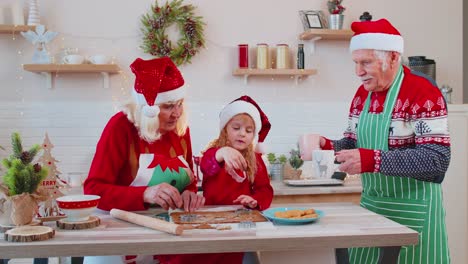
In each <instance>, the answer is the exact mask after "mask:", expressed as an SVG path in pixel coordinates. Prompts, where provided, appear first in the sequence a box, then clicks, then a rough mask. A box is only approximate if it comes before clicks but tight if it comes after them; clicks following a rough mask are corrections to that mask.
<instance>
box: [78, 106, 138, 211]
mask: <svg viewBox="0 0 468 264" xmlns="http://www.w3.org/2000/svg"><path fill="white" fill-rule="evenodd" d="M132 126H133V125H132V124H131V123H130V122H129V121H128V120H127V119H126V117H125V115H123V114H122V113H118V114H116V115H115V116H114V117H112V118H111V120H109V122H108V123H107V125H106V127H105V128H104V131H103V132H102V135H101V138H100V139H99V142H98V144H97V146H96V153H95V155H94V158H93V161H92V163H91V168H90V170H89V175H88V178H87V179H86V181H85V182H84V193H85V194H95V195H99V196H101V200H100V201H99V205H98V208H100V209H103V210H107V211H108V210H111V209H112V208H118V209H123V210H129V211H137V210H145V209H146V207H145V204H144V202H143V192H144V191H145V189H146V186H138V187H136V186H128V185H129V183H128V184H126V183H123V182H122V181H123V179H131V178H132V176H131V175H130V173H131V172H130V170H129V169H128V167H126V165H127V163H128V156H129V154H128V153H129V151H130V146H131V145H133V144H132V142H133V141H134V138H133V137H134V135H133V133H136V130H135V132H134V131H133V130H132V128H133V127H132ZM126 174H128V175H126Z"/></svg>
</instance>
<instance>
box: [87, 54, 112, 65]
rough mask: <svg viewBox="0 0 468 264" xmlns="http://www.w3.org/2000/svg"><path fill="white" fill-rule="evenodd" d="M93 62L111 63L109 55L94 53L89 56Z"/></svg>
mask: <svg viewBox="0 0 468 264" xmlns="http://www.w3.org/2000/svg"><path fill="white" fill-rule="evenodd" d="M88 61H89V62H91V63H92V64H109V61H110V59H109V57H108V56H106V55H94V56H91V57H89V58H88Z"/></svg>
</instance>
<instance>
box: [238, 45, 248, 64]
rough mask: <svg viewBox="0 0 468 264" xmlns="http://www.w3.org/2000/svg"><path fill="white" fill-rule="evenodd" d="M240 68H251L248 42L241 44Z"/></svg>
mask: <svg viewBox="0 0 468 264" xmlns="http://www.w3.org/2000/svg"><path fill="white" fill-rule="evenodd" d="M239 68H249V45H248V44H239Z"/></svg>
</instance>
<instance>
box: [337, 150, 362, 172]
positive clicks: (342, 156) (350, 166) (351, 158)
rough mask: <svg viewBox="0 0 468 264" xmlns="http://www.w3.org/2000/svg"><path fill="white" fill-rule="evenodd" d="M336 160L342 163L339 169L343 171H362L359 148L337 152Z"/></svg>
mask: <svg viewBox="0 0 468 264" xmlns="http://www.w3.org/2000/svg"><path fill="white" fill-rule="evenodd" d="M336 161H338V162H339V163H341V164H340V166H339V167H338V169H339V170H340V171H342V172H346V173H348V174H358V173H361V172H362V168H361V154H360V153H359V149H347V150H342V151H339V152H337V153H336Z"/></svg>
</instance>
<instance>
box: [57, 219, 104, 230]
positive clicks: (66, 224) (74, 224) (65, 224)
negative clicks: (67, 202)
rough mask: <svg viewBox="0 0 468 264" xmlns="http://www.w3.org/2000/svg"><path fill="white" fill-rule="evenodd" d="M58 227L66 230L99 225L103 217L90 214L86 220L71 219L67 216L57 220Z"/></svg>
mask: <svg viewBox="0 0 468 264" xmlns="http://www.w3.org/2000/svg"><path fill="white" fill-rule="evenodd" d="M56 223H57V227H58V228H60V229H66V230H78V229H89V228H94V227H97V226H99V225H100V224H101V219H100V218H99V217H97V216H90V217H89V219H88V220H85V221H69V220H67V219H66V218H65V219H60V220H58V221H57V222H56Z"/></svg>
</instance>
